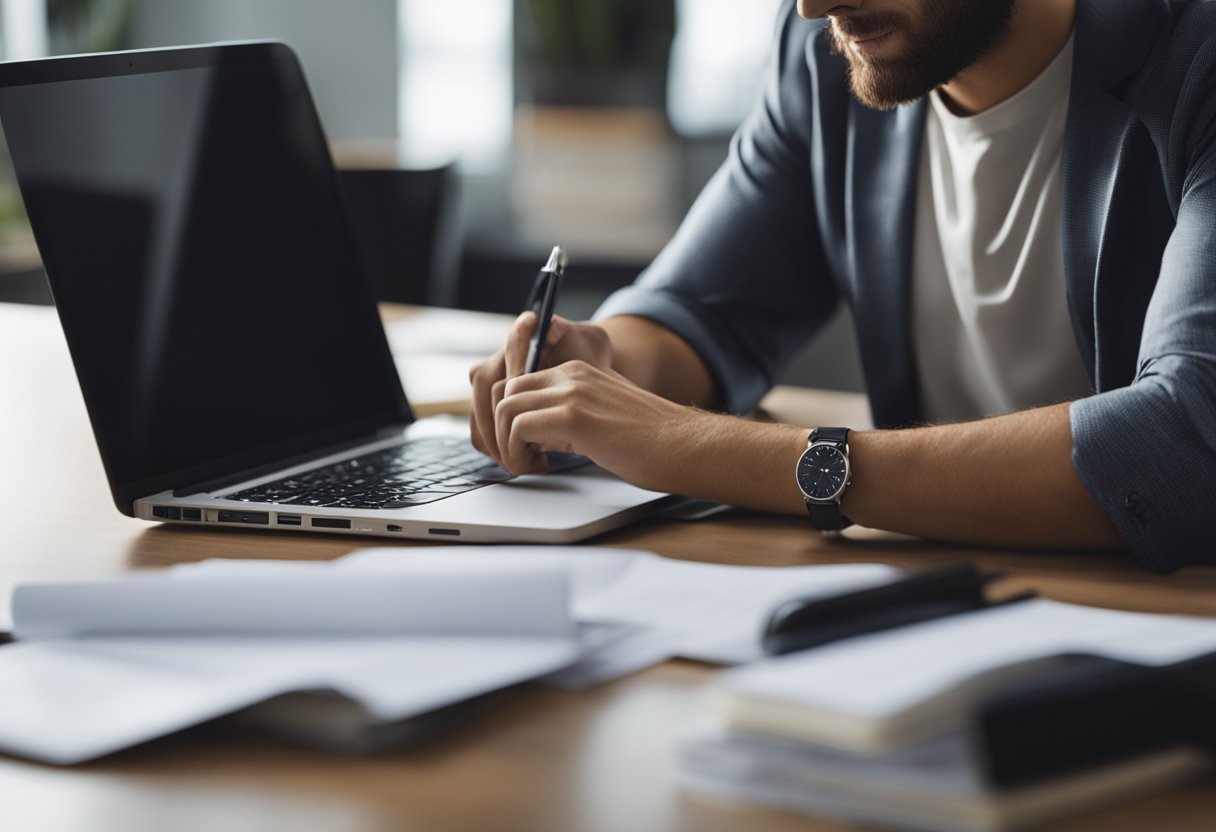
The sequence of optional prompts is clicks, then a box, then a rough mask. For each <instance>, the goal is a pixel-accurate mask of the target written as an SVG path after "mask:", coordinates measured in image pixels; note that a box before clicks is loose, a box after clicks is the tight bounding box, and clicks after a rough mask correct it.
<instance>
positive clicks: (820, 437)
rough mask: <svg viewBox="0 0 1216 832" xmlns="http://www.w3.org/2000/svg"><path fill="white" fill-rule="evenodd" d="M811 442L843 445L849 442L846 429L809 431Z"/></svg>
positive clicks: (816, 429)
mask: <svg viewBox="0 0 1216 832" xmlns="http://www.w3.org/2000/svg"><path fill="white" fill-rule="evenodd" d="M810 441H811V442H836V443H838V444H840V445H844V444H846V443H847V442H848V441H849V429H848V428H815V429H814V430H813V431H811V438H810Z"/></svg>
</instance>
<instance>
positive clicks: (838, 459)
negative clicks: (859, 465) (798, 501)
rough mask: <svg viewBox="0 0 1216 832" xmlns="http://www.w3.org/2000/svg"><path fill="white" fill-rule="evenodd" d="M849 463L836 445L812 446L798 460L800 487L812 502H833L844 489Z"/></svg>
mask: <svg viewBox="0 0 1216 832" xmlns="http://www.w3.org/2000/svg"><path fill="white" fill-rule="evenodd" d="M848 475H849V461H848V459H846V458H845V455H844V452H843V451H841V450H840V449H839V448H837V447H836V446H835V445H828V444H823V445H812V446H811V447H810V448H808V449H807V450H806V452H805V453H803V455H802V458H801V459H799V460H798V486H799V488H801V489H802V493H803V494H805V495H806V496H807V497H809V498H810V499H812V500H831V499H833V498H835V497H836V496H837V495H838V494H840V492H841V491H842V490H843V489H844V485H845V482H846V481H847V480H848Z"/></svg>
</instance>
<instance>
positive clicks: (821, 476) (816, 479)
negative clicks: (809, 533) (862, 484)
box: [795, 428, 853, 532]
mask: <svg viewBox="0 0 1216 832" xmlns="http://www.w3.org/2000/svg"><path fill="white" fill-rule="evenodd" d="M795 473H796V476H797V479H798V489H799V490H800V491H801V492H802V496H803V497H804V498H805V499H806V510H807V511H808V512H809V513H810V515H811V523H812V524H814V526H815V528H817V529H819V531H821V532H838V531H840V530H841V529H847V528H848V527H849V526H851V525H853V521H852V520H850V519H849V518H847V517H845V516H844V515H843V514H841V513H840V497H841V495H843V494H844V490H845V488H847V487H848V485H849V483H851V482H852V481H853V471H852V469H851V468H850V467H849V429H848V428H815V429H814V430H813V431H811V435H810V437H809V438H808V439H807V441H806V450H805V451H803V452H802V456H800V457H799V458H798V467H797V469H796V472H795Z"/></svg>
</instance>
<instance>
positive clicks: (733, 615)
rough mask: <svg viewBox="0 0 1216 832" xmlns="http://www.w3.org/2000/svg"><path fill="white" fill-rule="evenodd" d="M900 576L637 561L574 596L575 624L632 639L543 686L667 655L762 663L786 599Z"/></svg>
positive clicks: (611, 674) (887, 571)
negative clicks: (769, 630)
mask: <svg viewBox="0 0 1216 832" xmlns="http://www.w3.org/2000/svg"><path fill="white" fill-rule="evenodd" d="M898 574H899V571H898V570H896V569H895V568H894V567H890V566H885V565H882V564H873V563H869V564H831V565H821V566H795V567H746V566H722V565H718V564H706V563H694V562H690V561H678V560H671V559H668V558H658V557H656V558H646V559H640V560H638V561H636V562H634V563H633V564H631V565H630V567H629V569H628V570H627V571H625V572H624V574H623V575H622V576H621V577H620V578H618V579H617V580H615V581H613V582H612V583H611V584H609V585H608V586H607V587H606V588H605V589H604V590H603V591H601V592H598V593H595V594H593V595H591V596H587V597H583V598H580V599H577V600H576V601H575V604H574V616H575V618H576V619H577V620H578V621H579V622H584V623H587V622H616V623H622V624H629V625H632V626H634V627H636V628H637V632H636V634H635V635H633V636H629V637H626V638H623V639H620V640H619V641H617V642H614V643H612V644H610V645H608V646H606V647H605V648H603V649H601V650H598V651H594V652H592V653H590V654H589V655H587V656H585V657H584V658H583V659H581V660H580V661H579V662H578V663H577V664H575V665H572V666H571V667H569V668H566V669H564V670H562V671H561V672H559V673H557V674H555V675H553V676H551V677H549V678H548V679H547V680H546V681H548V682H550V683H552V684H555V685H559V686H561V687H566V688H581V687H586V686H588V685H594V684H599V683H601V682H604V681H607V680H608V679H612V678H616V677H618V676H622V675H625V674H627V673H632V672H634V671H636V670H640V669H642V668H644V667H647V666H649V665H651V664H654V663H656V662H659V661H662V660H663V659H666V658H668V657H671V656H682V657H684V658H689V659H697V660H701V661H707V662H714V663H719V664H737V663H742V662H748V661H754V660H755V659H758V658H760V656H761V649H760V636H761V633H762V632H763V629H764V625H765V623H766V622H767V621H768V617H769V616H770V615H771V614H772V612H773V610H774V609H775V608H776V607H777V605H778V604H780V603H781V602H783V601H788V600H791V599H794V598H808V597H820V596H828V595H834V594H838V593H842V592H850V591H854V590H858V589H862V588H865V587H868V586H875V585H878V584H880V583H884V582H887V581H890V580H892V579H893V578H894V577H895V576H897V575H898Z"/></svg>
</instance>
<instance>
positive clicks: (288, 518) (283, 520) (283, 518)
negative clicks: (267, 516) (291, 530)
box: [274, 514, 304, 526]
mask: <svg viewBox="0 0 1216 832" xmlns="http://www.w3.org/2000/svg"><path fill="white" fill-rule="evenodd" d="M274 522H276V523H278V524H279V525H280V526H298V525H300V524H301V523H303V522H304V520H303V518H301V517H300V515H298V514H280V515H278V516H277V517H275V521H274Z"/></svg>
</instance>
